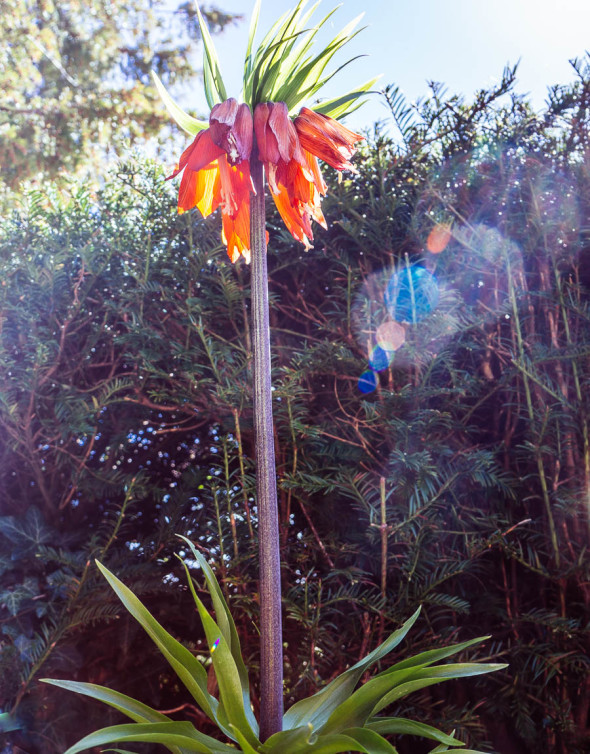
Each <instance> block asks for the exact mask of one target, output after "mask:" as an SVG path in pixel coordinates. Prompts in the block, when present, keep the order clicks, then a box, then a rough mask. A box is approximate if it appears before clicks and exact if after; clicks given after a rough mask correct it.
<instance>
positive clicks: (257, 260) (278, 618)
mask: <svg viewBox="0 0 590 754" xmlns="http://www.w3.org/2000/svg"><path fill="white" fill-rule="evenodd" d="M250 171H251V175H252V182H253V184H254V188H255V190H256V194H255V196H252V197H251V199H250V240H251V244H250V245H251V253H252V283H251V288H252V333H253V350H254V431H255V438H256V491H257V510H258V547H259V556H260V739H261V740H262V741H265V740H266V739H267V738H268V737H269V736H272V735H273V733H277V732H278V731H280V730H281V728H282V719H283V632H282V615H281V558H280V544H279V514H278V504H277V480H276V470H275V451H274V433H273V422H272V391H271V361H270V324H269V314H268V270H267V265H266V217H265V206H264V167H263V165H262V163H261V162H260V160H258V159H257V158H256V157H254V156H253V157H252V159H251V161H250Z"/></svg>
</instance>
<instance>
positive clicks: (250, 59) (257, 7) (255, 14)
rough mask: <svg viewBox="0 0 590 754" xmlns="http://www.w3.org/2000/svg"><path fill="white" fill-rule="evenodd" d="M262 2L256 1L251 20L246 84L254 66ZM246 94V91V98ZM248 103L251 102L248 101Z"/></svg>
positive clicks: (247, 49)
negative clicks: (255, 39) (253, 51)
mask: <svg viewBox="0 0 590 754" xmlns="http://www.w3.org/2000/svg"><path fill="white" fill-rule="evenodd" d="M261 3H262V0H256V3H255V5H254V9H253V10H252V17H251V19H250V28H249V30H248V46H247V47H246V59H245V61H244V84H245V83H246V81H248V79H249V78H250V74H251V72H252V65H253V55H252V48H253V46H254V37H255V36H256V30H257V29H258V19H259V17H260V5H261ZM245 95H246V92H245V91H244V96H245ZM246 101H247V102H248V101H249V100H246Z"/></svg>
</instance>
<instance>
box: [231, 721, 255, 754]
mask: <svg viewBox="0 0 590 754" xmlns="http://www.w3.org/2000/svg"><path fill="white" fill-rule="evenodd" d="M230 728H231V730H232V733H233V734H234V739H235V740H236V741H237V742H238V743H239V744H240V746H241V747H242V751H243V752H244V754H259V752H260V749H255V748H254V747H253V746H251V745H250V743H249V742H248V739H247V738H246V736H244V735H243V734H242V731H241V730H240V729H239V728H236V726H235V725H231V724H230Z"/></svg>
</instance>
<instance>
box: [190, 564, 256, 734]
mask: <svg viewBox="0 0 590 754" xmlns="http://www.w3.org/2000/svg"><path fill="white" fill-rule="evenodd" d="M195 554H196V555H198V553H196V552H195ZM184 566H185V569H186V572H187V575H188V579H189V587H190V589H191V592H192V595H193V599H194V601H195V604H196V606H197V610H198V611H199V616H200V618H201V623H202V624H203V628H204V629H205V635H206V637H207V642H208V643H209V646H210V647H214V649H211V659H212V661H213V667H214V669H215V677H216V679H217V684H218V686H219V707H218V709H217V722H218V723H219V725H222V724H223V725H224V727H231V728H232V729H233V728H237V729H238V730H239V731H240V732H241V733H242V735H243V736H245V737H246V739H247V740H248V741H249V742H250V743H251V744H252V745H253V746H257V745H260V741H259V740H258V723H257V722H256V719H255V718H254V715H253V713H252V710H251V709H249V710H248V712H249V714H248V712H246V707H245V703H244V701H245V700H244V693H243V687H242V679H241V678H240V673H239V671H238V668H237V665H236V662H235V660H234V658H233V655H232V651H231V647H230V644H229V642H228V641H227V639H226V637H225V636H224V635H223V631H222V630H221V628H220V627H219V625H218V624H217V623H216V622H215V621H214V620H213V618H212V617H211V615H209V612H208V610H207V608H206V607H205V605H204V604H203V602H202V601H201V599H200V598H199V595H198V594H197V592H196V591H195V587H194V584H193V582H192V579H191V577H190V573H189V571H188V567H187V566H186V564H184ZM214 581H215V580H214ZM215 583H217V582H215ZM224 602H225V601H224ZM226 607H227V605H226ZM220 613H221V614H223V608H220ZM232 622H233V621H232ZM252 723H253V724H252ZM228 735H229V734H228Z"/></svg>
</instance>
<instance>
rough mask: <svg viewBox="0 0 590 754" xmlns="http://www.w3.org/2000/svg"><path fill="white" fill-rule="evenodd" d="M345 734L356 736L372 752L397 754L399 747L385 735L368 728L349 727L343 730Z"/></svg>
mask: <svg viewBox="0 0 590 754" xmlns="http://www.w3.org/2000/svg"><path fill="white" fill-rule="evenodd" d="M342 734H343V735H345V736H350V738H354V740H355V741H357V742H358V743H360V744H362V745H363V746H364V747H365V748H366V749H367V751H370V752H371V754H397V749H396V748H395V747H394V746H392V745H391V744H390V743H389V741H387V740H386V739H385V738H383V736H380V735H379V734H378V733H376V732H375V731H374V730H369V729H368V728H347V729H346V730H343V731H342Z"/></svg>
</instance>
